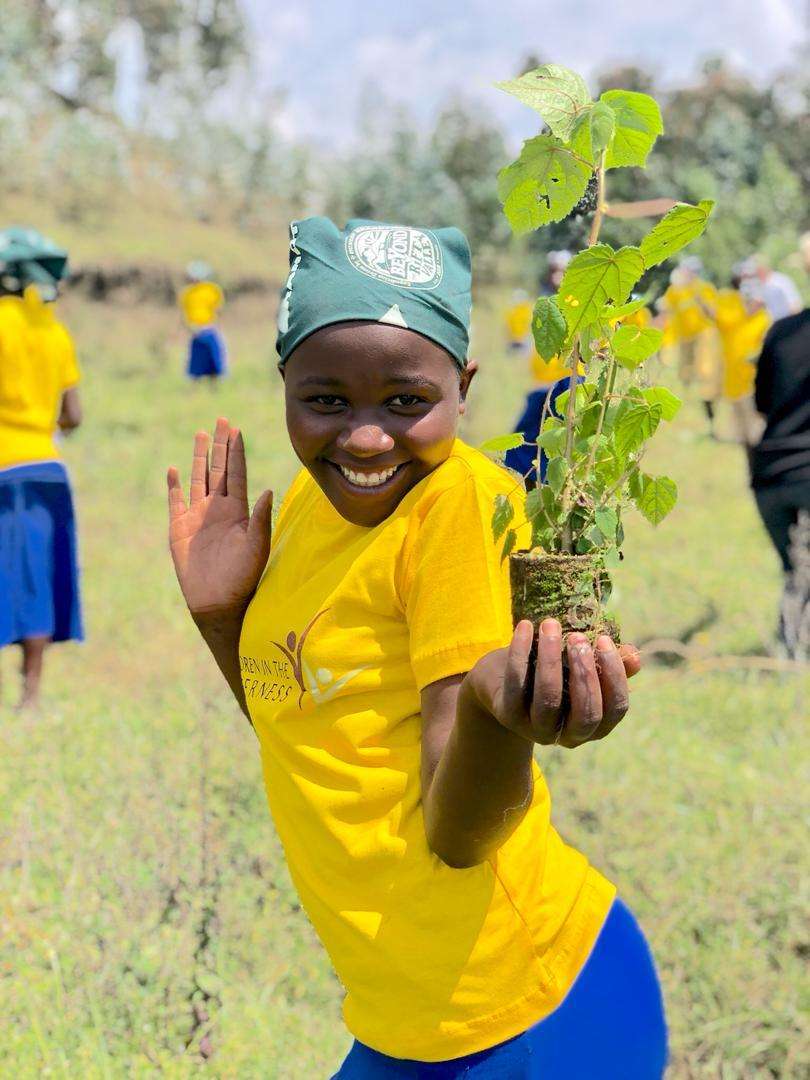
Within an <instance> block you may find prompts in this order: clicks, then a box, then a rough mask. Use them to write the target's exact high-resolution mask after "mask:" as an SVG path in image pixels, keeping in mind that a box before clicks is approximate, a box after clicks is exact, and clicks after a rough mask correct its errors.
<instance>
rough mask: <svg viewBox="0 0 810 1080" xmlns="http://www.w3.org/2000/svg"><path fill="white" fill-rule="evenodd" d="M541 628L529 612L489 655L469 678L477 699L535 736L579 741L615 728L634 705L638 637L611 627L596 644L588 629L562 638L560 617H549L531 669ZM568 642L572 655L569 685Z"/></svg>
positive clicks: (510, 725)
mask: <svg viewBox="0 0 810 1080" xmlns="http://www.w3.org/2000/svg"><path fill="white" fill-rule="evenodd" d="M533 633H534V628H533V626H532V624H531V623H530V622H529V621H528V620H525V619H524V620H522V621H521V622H519V623H518V625H517V627H516V628H515V632H514V634H513V635H512V640H511V642H510V644H509V646H508V648H505V649H496V650H495V651H493V652H490V653H487V655H486V656H483V657H482V658H481V659H480V660H479V661H478V663H477V664H476V665H475V667H474V668H473V669H472V670H471V671H470V672H469V674H468V675H467V676H466V678H465V682H467V683H468V684H469V689H470V690H471V691H472V692H473V694H474V695H475V698H476V700H477V701H478V703H479V704H480V705H481V706H482V708H484V709H485V710H486V711H487V712H488V713H490V714H491V715H492V716H493V717H494V718H495V719H496V720H497V721H498V723H499V724H501V725H502V727H504V728H506V729H507V730H509V731H512V732H514V733H515V734H516V735H520V736H521V737H522V738H524V739H527V740H528V741H530V742H535V743H541V744H543V745H549V744H553V743H557V744H559V745H560V746H566V747H569V748H573V747H575V746H580V745H581V744H582V743H585V742H590V741H591V740H593V739H602V738H604V737H605V735H608V734H609V733H610V732H611V731H612V730H613V728H614V727H616V725H617V724H618V723H619V721H620V720H621V719H622V717H623V716H624V715H625V713H626V712H627V709H628V706H629V698H628V686H627V680H628V678H630V677H632V676H633V675H635V674H636V673H637V672H638V670H639V668H640V667H641V662H640V658H639V654H638V650H637V649H635V648H634V647H633V646H632V645H622V646H621V647H620V648H617V647H616V646H615V645H614V643H613V641H612V640H611V639H610V638H609V637H608V636H607V635H606V634H603V635H601V636H599V637H598V638H597V640H596V646H595V648H591V646H590V644H589V642H588V639H587V637H586V636H585V634H578V633H571V634H568V636H567V640H566V641H565V642H563V638H562V629H561V626H560V623H559V622H558V621H557V620H556V619H545V620H544V621H543V623H542V624H541V626H540V632H539V634H538V638H537V660H536V663H535V664H534V671H533V673H532V671H531V650H532V640H533ZM563 649H565V651H566V654H567V660H568V687H567V700H566V695H565V694H564V692H563Z"/></svg>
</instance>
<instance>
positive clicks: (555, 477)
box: [546, 457, 568, 495]
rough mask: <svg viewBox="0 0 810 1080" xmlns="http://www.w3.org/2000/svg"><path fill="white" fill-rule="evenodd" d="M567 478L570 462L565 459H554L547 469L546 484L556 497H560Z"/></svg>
mask: <svg viewBox="0 0 810 1080" xmlns="http://www.w3.org/2000/svg"><path fill="white" fill-rule="evenodd" d="M566 476H568V462H567V461H566V460H565V458H562V457H555V458H552V459H551V461H549V463H548V467H547V468H546V483H547V484H548V486H549V487H550V488H551V490H552V491H553V492H554V494H555V495H559V494H560V492H561V491H562V489H563V485H564V484H565V478H566Z"/></svg>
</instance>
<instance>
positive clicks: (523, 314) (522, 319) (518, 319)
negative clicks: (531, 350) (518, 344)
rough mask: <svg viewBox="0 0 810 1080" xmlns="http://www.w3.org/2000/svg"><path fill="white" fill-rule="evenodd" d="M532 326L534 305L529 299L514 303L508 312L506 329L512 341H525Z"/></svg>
mask: <svg viewBox="0 0 810 1080" xmlns="http://www.w3.org/2000/svg"><path fill="white" fill-rule="evenodd" d="M531 328H532V305H531V303H530V302H529V301H528V300H524V301H522V302H521V303H519V304H513V305H512V307H510V308H509V310H508V311H507V313H506V329H507V332H508V334H509V337H510V338H511V339H512V341H523V339H524V338H526V337H528V336H529V333H530V332H531Z"/></svg>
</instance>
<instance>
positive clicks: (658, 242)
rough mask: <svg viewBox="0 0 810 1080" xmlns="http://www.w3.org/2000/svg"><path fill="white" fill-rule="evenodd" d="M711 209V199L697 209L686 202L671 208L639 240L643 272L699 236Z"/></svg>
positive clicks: (700, 203) (703, 202)
mask: <svg viewBox="0 0 810 1080" xmlns="http://www.w3.org/2000/svg"><path fill="white" fill-rule="evenodd" d="M713 207H714V203H713V201H712V200H711V199H702V200H701V201H700V202H699V203H698V204H697V206H692V205H690V203H678V204H677V206H673V207H672V209H671V210H670V211H669V212H668V213H667V214H665V215H664V216H663V217H662V218H661V220H660V221H659V222H658V224H657V225H654V226H653V227H652V229H651V230H650V231H649V232H648V233H647V235H646V236H645V237H644V239H643V240H642V241H641V245H640V247H641V255H642V257H643V259H644V265H645V266H646V267H647V269H648V270H649V268H650V267H651V266H658V264H659V263H662V262H663V261H664V259H668V258H669V257H670V255H674V254H675V252H676V251H680V250H681V248H684V247H686V245H687V244H689V243H691V242H692V240H694V239H695V238H696V237H698V236H700V234H701V233H702V232H703V230H704V229H705V228H706V222H707V221H708V220H709V215H710V214H711V212H712V209H713Z"/></svg>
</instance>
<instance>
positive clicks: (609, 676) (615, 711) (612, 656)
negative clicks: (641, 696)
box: [592, 634, 630, 739]
mask: <svg viewBox="0 0 810 1080" xmlns="http://www.w3.org/2000/svg"><path fill="white" fill-rule="evenodd" d="M596 668H597V671H598V673H599V684H600V686H601V689H602V709H603V714H602V722H601V723H600V724H599V727H598V728H597V729H596V731H595V732H594V734H593V736H592V737H593V738H594V739H604V737H605V736H606V735H609V734H610V732H611V731H613V729H614V728H615V727H616V725H617V724H618V723H619V721H620V720H622V719H624V716H625V714H626V712H627V710H628V709H629V707H630V694H629V690H628V686H627V674H626V672H625V667H624V663H623V662H622V656H621V653H620V652H619V650H618V649H617V648H616V646H615V645H614V644H613V642H612V641H611V639H610V638H609V637H608V635H607V634H602V635H600V637H598V638H597V639H596Z"/></svg>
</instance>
